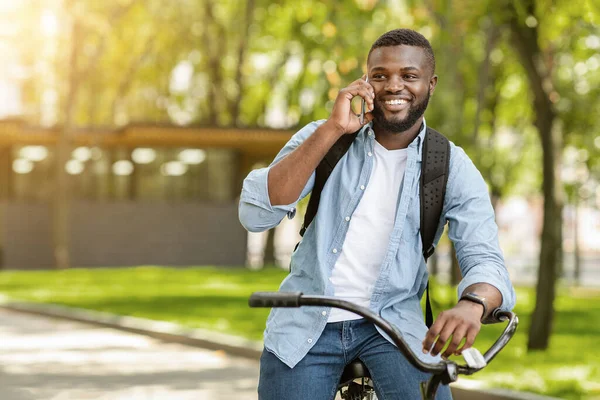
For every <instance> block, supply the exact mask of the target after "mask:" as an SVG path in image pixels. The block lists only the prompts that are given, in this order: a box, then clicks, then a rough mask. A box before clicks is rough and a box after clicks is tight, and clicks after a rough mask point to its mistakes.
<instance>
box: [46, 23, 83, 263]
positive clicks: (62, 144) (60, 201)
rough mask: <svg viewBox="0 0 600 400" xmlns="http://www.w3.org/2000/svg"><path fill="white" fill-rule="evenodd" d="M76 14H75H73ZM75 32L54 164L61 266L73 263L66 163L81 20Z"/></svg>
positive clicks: (57, 247)
mask: <svg viewBox="0 0 600 400" xmlns="http://www.w3.org/2000/svg"><path fill="white" fill-rule="evenodd" d="M73 18H75V17H73ZM72 26H73V27H72V32H71V54H70V58H69V87H68V92H67V97H66V100H65V101H66V102H65V105H64V124H63V129H62V130H61V131H59V134H58V141H57V144H56V164H55V166H54V169H55V171H54V173H55V174H56V175H55V182H56V184H55V186H54V202H53V237H54V265H55V267H56V268H57V269H66V268H69V267H70V266H71V260H70V251H69V236H70V230H69V219H70V218H69V206H70V197H71V196H70V189H71V188H70V184H69V180H70V179H69V175H68V174H67V172H66V170H65V164H66V163H67V161H68V160H69V158H70V154H69V153H70V150H71V134H72V130H73V124H74V122H73V119H74V113H75V104H76V102H77V89H78V84H79V82H78V80H79V76H78V71H77V58H78V56H79V43H80V42H79V40H80V35H81V32H80V28H79V25H78V22H77V20H74V21H73V25H72Z"/></svg>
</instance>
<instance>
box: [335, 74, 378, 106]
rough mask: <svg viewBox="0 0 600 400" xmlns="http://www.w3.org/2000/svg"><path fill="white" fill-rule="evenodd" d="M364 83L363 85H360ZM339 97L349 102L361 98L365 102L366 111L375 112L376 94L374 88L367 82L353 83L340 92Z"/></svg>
mask: <svg viewBox="0 0 600 400" xmlns="http://www.w3.org/2000/svg"><path fill="white" fill-rule="evenodd" d="M359 82H362V83H359ZM339 96H342V97H343V98H345V99H346V100H347V101H348V102H351V101H352V99H353V98H354V97H356V96H360V97H362V98H363V99H364V101H365V103H366V104H365V106H366V107H365V109H366V111H373V102H374V99H375V92H374V90H373V87H372V86H371V85H369V84H368V83H367V82H365V81H356V82H353V83H352V84H351V85H350V86H348V87H345V88H343V89H342V90H340V93H339Z"/></svg>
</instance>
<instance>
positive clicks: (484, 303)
mask: <svg viewBox="0 0 600 400" xmlns="http://www.w3.org/2000/svg"><path fill="white" fill-rule="evenodd" d="M460 300H468V301H472V302H473V303H477V304H481V305H482V306H483V314H482V315H481V322H483V320H484V319H485V317H486V316H487V309H488V307H487V301H486V300H485V297H481V296H479V295H477V294H476V293H463V295H462V296H461V297H460ZM460 300H459V301H460Z"/></svg>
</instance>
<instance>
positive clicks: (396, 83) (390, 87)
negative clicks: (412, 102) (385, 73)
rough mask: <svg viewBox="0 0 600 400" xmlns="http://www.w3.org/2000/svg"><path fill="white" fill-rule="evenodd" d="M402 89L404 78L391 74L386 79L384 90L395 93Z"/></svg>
mask: <svg viewBox="0 0 600 400" xmlns="http://www.w3.org/2000/svg"><path fill="white" fill-rule="evenodd" d="M402 89H404V80H403V79H402V78H401V77H399V76H396V75H392V76H390V77H389V79H388V80H387V81H386V85H385V90H386V91H388V92H391V93H397V92H400V91H402Z"/></svg>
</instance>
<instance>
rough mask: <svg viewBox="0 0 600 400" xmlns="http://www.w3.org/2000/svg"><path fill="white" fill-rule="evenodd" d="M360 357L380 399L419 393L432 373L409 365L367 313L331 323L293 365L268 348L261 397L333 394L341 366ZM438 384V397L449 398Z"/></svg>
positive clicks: (311, 398) (327, 397) (413, 399)
mask: <svg viewBox="0 0 600 400" xmlns="http://www.w3.org/2000/svg"><path fill="white" fill-rule="evenodd" d="M356 358H359V359H360V360H361V361H362V362H363V363H364V364H365V365H366V366H367V368H368V369H369V371H370V372H371V377H372V378H373V383H374V385H375V392H376V393H377V397H378V398H379V400H400V399H410V400H417V399H421V392H420V389H419V383H420V382H422V381H425V380H428V379H429V377H430V375H429V374H426V373H423V372H421V371H419V370H417V369H416V368H415V367H413V366H412V365H411V364H410V363H409V362H408V361H407V360H406V358H405V357H404V356H403V355H402V353H400V351H398V349H397V348H396V347H395V346H394V345H393V344H391V343H390V342H388V341H387V340H386V339H385V338H384V337H383V336H381V334H380V333H379V332H378V331H377V330H376V329H375V326H374V325H373V324H372V323H371V322H368V321H367V320H365V319H359V320H354V321H343V322H334V323H329V324H327V326H326V327H325V330H324V331H323V334H322V335H321V337H320V338H319V340H317V343H315V345H314V346H313V347H312V349H311V350H310V351H309V352H308V354H307V355H306V357H304V358H303V359H302V360H301V361H300V362H299V363H298V364H297V365H296V366H295V367H294V368H290V367H288V366H287V365H286V364H285V363H283V362H282V361H281V360H279V358H277V357H276V356H275V355H274V354H272V353H271V352H269V351H268V350H266V349H265V350H264V351H263V353H262V356H261V358H260V378H259V384H258V398H259V400H282V399H285V400H333V399H334V398H335V394H336V389H337V385H338V382H339V380H340V377H341V375H342V371H343V370H344V367H345V365H346V364H347V363H349V362H350V361H352V360H354V359H356ZM451 399H452V395H451V394H450V388H449V387H448V386H442V385H440V387H439V389H438V391H437V396H436V400H451Z"/></svg>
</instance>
